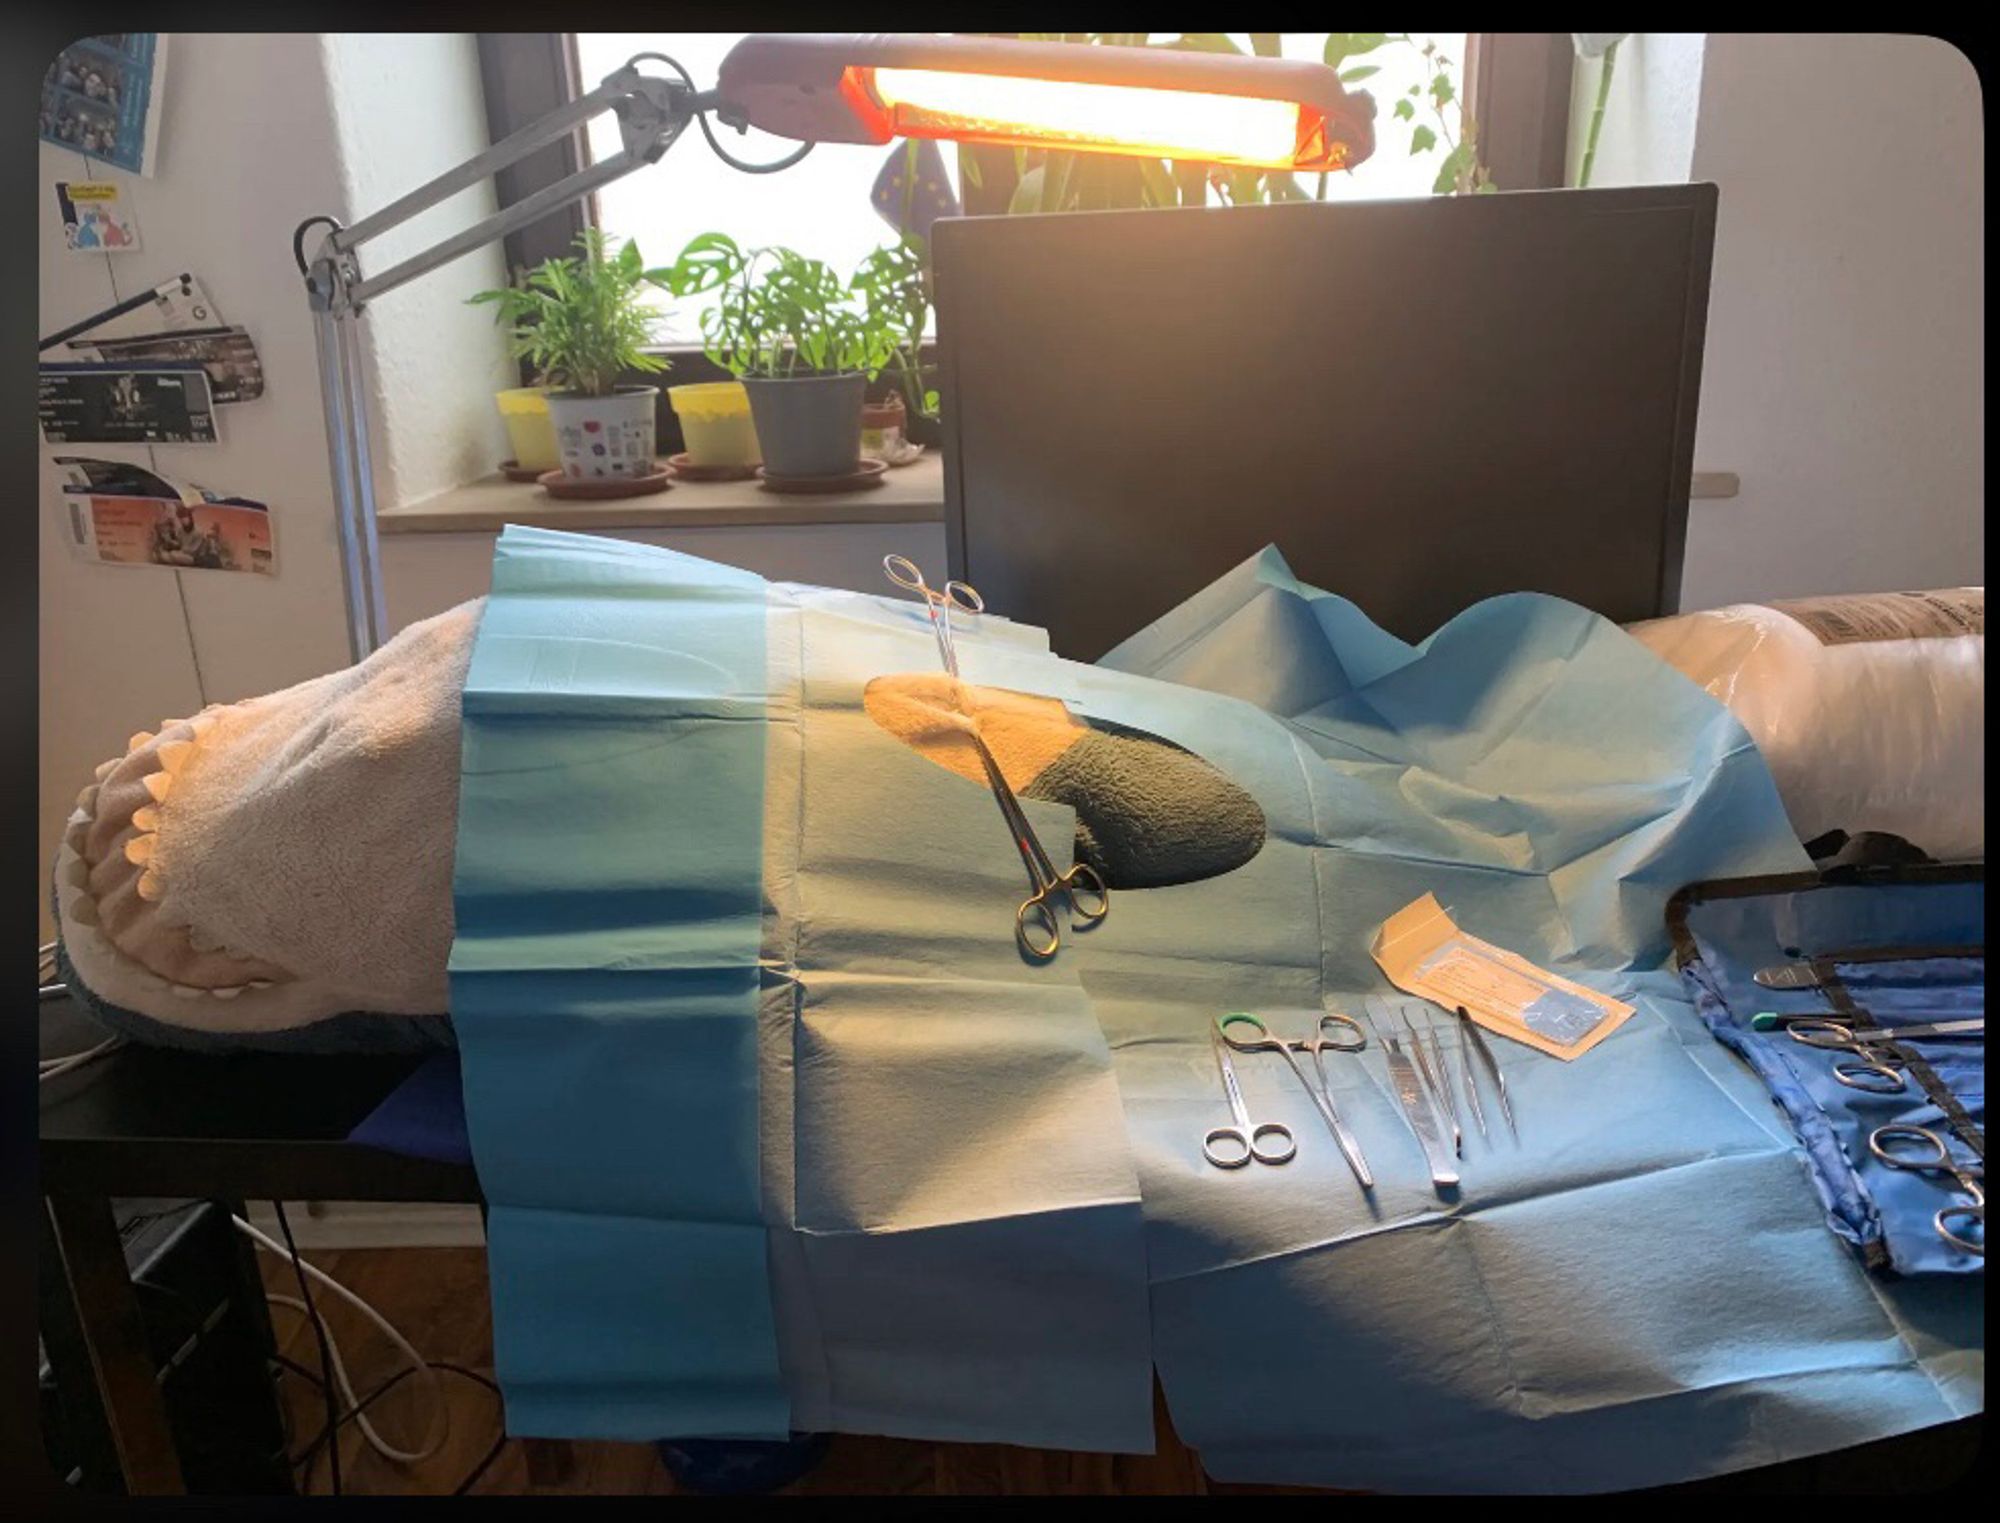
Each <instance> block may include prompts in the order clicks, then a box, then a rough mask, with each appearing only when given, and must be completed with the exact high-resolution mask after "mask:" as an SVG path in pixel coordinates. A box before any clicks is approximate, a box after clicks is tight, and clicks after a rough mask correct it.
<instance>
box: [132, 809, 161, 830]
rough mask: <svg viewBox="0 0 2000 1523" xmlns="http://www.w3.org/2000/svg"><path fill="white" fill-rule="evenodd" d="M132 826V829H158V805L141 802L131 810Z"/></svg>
mask: <svg viewBox="0 0 2000 1523" xmlns="http://www.w3.org/2000/svg"><path fill="white" fill-rule="evenodd" d="M132 828H133V829H134V830H158V829H159V828H160V810H159V806H158V805H155V804H141V805H140V806H139V807H138V808H137V809H134V810H133V811H132Z"/></svg>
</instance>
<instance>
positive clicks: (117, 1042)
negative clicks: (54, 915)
mask: <svg viewBox="0 0 2000 1523" xmlns="http://www.w3.org/2000/svg"><path fill="white" fill-rule="evenodd" d="M35 963H36V977H37V978H38V979H39V980H40V985H41V995H40V998H41V999H55V998H57V997H58V996H60V995H64V994H67V993H69V985H68V984H65V983H63V982H61V981H60V980H59V979H58V978H57V974H58V972H59V971H60V967H59V965H58V964H57V962H56V943H55V942H53V941H45V942H43V943H42V944H41V945H40V946H39V947H37V948H35ZM124 1045H125V1039H124V1038H123V1037H121V1036H110V1037H106V1038H105V1039H104V1040H103V1041H101V1042H99V1043H98V1044H97V1045H96V1046H95V1047H92V1048H90V1049H88V1050H87V1051H84V1052H71V1053H65V1054H64V1055H63V1056H62V1057H59V1058H40V1059H38V1060H37V1061H36V1063H35V1074H36V1082H37V1083H40V1084H46V1083H48V1082H49V1080H51V1079H59V1078H61V1077H62V1076H63V1075H64V1074H66V1073H74V1072H75V1071H76V1070H77V1069H79V1068H82V1067H83V1066H84V1065H85V1064H86V1063H94V1062H96V1061H97V1060H98V1059H99V1058H101V1057H103V1056H104V1055H105V1054H106V1053H109V1052H116V1051H117V1050H118V1049H119V1048H120V1047H123V1046H124Z"/></svg>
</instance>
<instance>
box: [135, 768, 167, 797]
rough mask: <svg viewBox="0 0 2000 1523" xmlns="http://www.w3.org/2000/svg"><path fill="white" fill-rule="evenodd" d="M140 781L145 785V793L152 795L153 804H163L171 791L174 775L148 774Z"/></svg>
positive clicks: (163, 773) (164, 773)
mask: <svg viewBox="0 0 2000 1523" xmlns="http://www.w3.org/2000/svg"><path fill="white" fill-rule="evenodd" d="M140 781H141V782H142V783H143V784H144V785H145V788H146V791H147V792H148V793H150V794H152V795H153V802H154V803H156V804H158V803H162V802H164V801H165V799H166V796H167V795H168V794H169V793H171V792H172V791H173V786H174V775H173V773H171V772H148V773H147V774H146V775H145V776H144V777H143V778H141V779H140Z"/></svg>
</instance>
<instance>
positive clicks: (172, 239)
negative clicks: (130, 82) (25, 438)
mask: <svg viewBox="0 0 2000 1523" xmlns="http://www.w3.org/2000/svg"><path fill="white" fill-rule="evenodd" d="M162 109H163V112H164V115H163V117H162V121H161V129H160V135H159V158H158V164H157V170H156V173H154V174H153V175H152V176H150V177H147V178H141V177H138V176H134V175H128V174H125V173H123V172H121V171H117V170H113V169H109V168H107V167H106V166H105V165H103V164H101V163H96V164H93V163H89V162H87V161H86V160H85V159H84V157H83V156H82V155H81V154H79V153H75V152H73V151H70V150H66V149H60V148H55V147H52V146H49V145H46V144H44V145H42V147H41V150H40V152H41V161H40V179H41V183H40V184H39V185H38V186H37V187H36V206H37V223H38V232H39V238H40V255H41V258H40V272H39V273H40V292H39V294H40V326H41V331H43V332H49V331H53V330H54V329H55V328H58V327H61V326H64V325H66V324H68V323H71V322H74V321H76V320H77V319H79V318H82V317H85V316H87V315H88V314H90V313H91V312H94V311H97V310H99V309H101V308H103V307H105V306H108V305H110V304H111V303H112V302H113V301H115V300H117V299H119V298H120V297H122V296H128V295H131V294H133V293H134V292H135V291H137V290H139V289H142V288H144V287H149V286H152V285H156V284H158V283H159V282H160V281H162V280H164V279H166V278H168V277H169V276H171V275H173V274H176V273H178V272H180V271H182V270H186V271H189V272H191V273H192V274H194V275H195V276H197V277H198V278H199V279H200V280H201V281H202V283H203V284H204V286H205V287H206V288H207V290H208V292H209V293H210V295H211V296H212V297H213V298H214V300H215V302H216V304H217V306H218V307H219V309H220V311H221V313H222V315H223V317H224V318H225V319H226V320H228V321H230V322H233V323H241V324H243V325H244V326H245V327H247V328H248V329H249V331H250V335H251V338H252V340H253V341H254V342H255V343H256V345H257V348H258V352H259V354H260V355H261V356H262V359H263V364H264V377H265V394H264V395H263V396H262V397H261V398H259V399H258V400H256V401H254V402H244V403H237V404H234V405H232V406H228V407H224V408H221V409H218V420H219V427H220V431H221V435H222V440H221V442H220V443H218V444H214V445H159V446H154V447H151V448H145V447H139V448H121V447H118V446H112V445H79V446H49V445H45V446H43V449H42V460H43V466H42V480H41V491H40V501H39V502H38V504H37V507H36V514H37V521H38V524H39V526H40V564H41V586H40V593H41V610H40V615H41V617H40V638H41V652H40V672H41V692H40V712H39V722H40V761H41V773H42V776H41V788H40V795H41V797H40V811H39V815H40V846H41V858H40V860H42V861H44V862H46V861H49V860H51V859H52V858H53V855H54V851H55V843H56V840H57V838H58V836H59V834H60V831H61V828H62V820H63V817H64V816H65V815H66V814H67V813H68V811H69V809H70V808H71V807H72V806H73V801H74V798H75V795H76V792H77V789H78V788H79V787H81V786H82V785H83V784H84V783H87V782H88V781H90V777H91V769H92V768H93V767H94V766H95V764H96V763H97V762H99V761H101V760H103V759H104V758H106V757H109V756H112V755H115V754H117V753H118V752H119V751H121V750H122V749H123V748H124V745H125V740H126V737H127V736H129V735H130V734H131V733H132V732H133V731H135V730H138V729H142V728H143V729H152V728H154V727H156V726H157V725H158V724H159V723H160V721H161V720H162V719H169V718H179V717H182V716H184V715H187V714H190V713H193V712H194V711H195V710H197V709H199V708H200V707H202V705H203V704H205V703H211V702H228V701H232V700H236V699H241V698H246V697H250V696H253V695H255V694H258V693H263V692H269V691H271V690H272V689H275V688H280V687H285V686H288V685H289V684H291V683H294V682H298V681H301V680H303V679H305V678H306V677H310V676H313V675H316V674H317V673H320V672H323V671H328V670H331V669H333V668H335V667H338V666H342V665H345V664H346V662H347V642H346V624H345V618H344V615H343V612H342V607H343V604H342V598H341V583H340V558H339V549H338V543H337V539H336V536H335V530H334V520H333V508H332V492H331V487H330V484H329V474H328V467H327V457H326V437H325V432H324V428H323V425H322V422H321V415H320V402H319V384H318V378H317V368H316V361H315V356H314V348H313V337H312V327H311V323H310V319H309V317H308V314H307V311H306V303H305V293H304V290H303V287H302V283H301V281H300V279H299V275H298V271H297V270H296V268H295V267H294V265H293V263H292V254H291V232H292V229H293V227H294V226H295V225H296V224H297V223H298V222H300V221H301V220H302V219H303V218H305V217H307V216H309V215H311V214H314V213H320V212H325V213H330V214H331V215H334V216H337V217H341V218H342V219H344V220H352V219H353V217H354V214H355V208H356V207H357V206H360V207H361V208H362V209H363V210H372V209H374V207H375V206H377V205H379V204H381V202H382V201H384V200H387V199H390V198H391V197H393V196H394V195H395V194H398V193H400V192H402V191H404V190H407V189H410V188H413V187H414V186H415V185H417V184H419V183H421V181H422V180H424V179H425V178H427V177H429V176H431V175H434V174H436V173H438V172H440V171H441V170H443V169H445V168H448V167H449V166H450V165H451V164H453V163H454V162H456V161H458V160H459V159H461V158H463V157H465V156H466V154H467V153H469V152H470V151H471V150H472V148H473V147H475V146H478V145H480V144H483V141H484V133H485V125H484V114H483V110H484V108H483V105H482V103H481V101H480V96H479V84H478V72H477V68H476V63H475V60H474V55H473V53H472V41H471V39H470V38H469V37H465V36H443V37H439V36H427V35H424V34H396V35H392V36H374V37H357V36H341V37H322V36H320V35H318V34H314V33H245V34H232V33H183V34H175V35H173V36H171V37H170V38H169V39H168V47H167V63H166V74H165V91H164V104H163V108H162ZM336 122H339V123H340V126H339V127H338V128H336V125H335V123H336ZM88 178H102V179H110V180H115V181H117V182H118V183H119V184H120V185H121V186H122V187H123V189H124V192H125V194H126V195H127V196H128V197H129V198H130V204H131V206H132V208H133V211H134V213H135V215H136V217H137V220H138V223H139V231H140V237H141V240H142V244H143V247H142V248H141V249H140V250H139V251H137V252H130V253H122V254H76V253H71V252H69V251H68V250H66V249H64V248H63V246H62V227H61V223H60V220H59V218H58V216H57V212H56V202H55V195H54V192H53V190H52V189H50V188H49V187H50V184H51V182H53V181H55V180H58V179H88ZM461 200H462V201H463V202H465V203H466V204H465V205H463V206H455V207H453V208H452V209H451V211H450V212H448V213H446V214H445V215H446V216H447V217H449V216H454V215H456V216H463V217H465V218H466V219H467V220H470V218H471V217H472V216H475V215H477V207H476V205H474V204H473V203H475V202H476V201H477V200H478V198H477V197H476V196H467V197H463V198H461ZM485 204H486V205H487V206H488V207H490V205H491V198H490V193H488V194H487V197H486V201H485ZM448 225H456V224H448ZM497 259H498V256H497V255H494V256H491V258H490V259H489V260H487V261H485V262H482V261H481V260H480V259H479V258H478V257H477V256H474V257H469V258H468V259H466V260H463V261H461V262H459V263H458V264H456V265H453V266H450V267H448V268H446V269H443V270H439V271H436V272H434V273H433V274H432V275H431V276H430V277H428V279H427V281H426V282H425V286H426V287H427V289H419V288H416V287H412V288H411V289H409V290H407V291H404V292H397V293H393V294H392V295H391V296H390V297H388V298H385V299H384V301H383V302H382V304H381V308H380V310H379V312H371V313H370V315H369V318H368V322H369V324H370V325H372V326H374V327H375V328H377V330H378V331H377V333H376V335H375V337H376V339H377V340H378V341H382V342H385V343H388V342H390V340H389V336H388V333H387V332H386V330H388V329H394V330H395V332H396V338H395V340H394V348H393V352H394V353H396V354H397V355H398V356H399V362H398V364H397V365H396V366H394V367H385V368H384V370H383V373H382V374H381V375H379V376H378V377H377V379H376V391H377V395H376V402H377V406H376V420H377V423H378V440H379V442H378V446H377V450H376V455H377V465H378V481H379V484H380V487H381V496H382V501H383V502H384V503H385V504H387V503H393V502H404V501H411V500H415V499H416V498H418V497H421V496H427V495H429V494H430V493H431V492H435V491H437V490H439V489H440V488H441V487H443V486H447V485H450V484H451V483H452V482H453V481H455V480H458V479H463V478H461V477H460V476H459V475H458V474H457V473H458V472H459V471H460V470H461V468H464V477H471V476H477V475H479V474H482V473H484V472H485V471H488V470H490V469H491V468H492V466H493V464H494V463H495V462H496V461H497V460H498V459H499V458H500V457H501V455H502V454H504V453H505V450H504V433H503V432H502V430H501V429H500V425H499V423H498V420H497V418H496V417H495V416H494V414H493V411H492V400H491V392H492V390H493V386H494V384H495V378H496V377H498V376H503V375H504V374H505V373H506V372H505V368H504V355H503V351H502V347H501V344H500V340H499V337H498V335H497V334H496V332H495V331H494V329H493V328H492V325H491V322H490V320H489V319H488V318H486V317H485V316H484V315H483V312H482V311H481V310H479V309H467V308H465V307H464V306H463V305H462V303H463V297H464V296H465V295H466V294H468V293H469V292H470V291H471V290H473V289H476V288H478V287H479V286H480V285H486V284H492V283H494V280H495V277H496V273H497V270H498V263H497ZM369 267H377V268H379V267H380V266H374V265H370V264H367V263H365V264H364V268H369ZM150 326H151V323H150V314H149V313H145V314H139V315H135V317H133V318H131V319H127V320H125V321H124V322H122V323H121V324H119V325H117V326H116V327H112V328H107V329H105V330H104V331H105V332H107V333H109V332H117V331H143V330H145V329H147V328H149V327H150ZM384 419H388V420H390V421H391V422H393V423H394V424H395V425H396V426H395V427H394V428H392V429H390V430H388V431H387V432H386V433H385V432H382V431H381V429H380V426H379V425H380V424H381V422H382V421H383V420H384ZM59 454H84V455H102V456H104V457H107V458H115V459H131V460H137V461H142V462H149V463H150V464H152V465H153V466H154V467H155V468H156V469H158V470H160V471H162V472H164V473H165V474H167V475H170V476H179V477H184V478H187V479H191V480H194V481H197V482H200V483H201V484H203V485H205V486H209V487H211V488H214V489H215V490H217V491H221V492H229V493H239V494H242V495H245V496H249V497H254V498H257V499H259V500H261V501H264V502H267V503H269V504H270V505H271V510H272V517H273V522H274V528H275V531H276V537H277V550H278V574H277V575H276V576H275V577H270V578H266V577H258V576H248V575H240V574H231V573H225V572H200V571H167V570H164V569H154V568H120V567H105V566H94V565H89V564H85V563H83V562H80V561H78V560H76V559H74V558H73V557H72V556H71V554H70V552H69V550H68V547H67V545H66V543H65V541H64V537H63V535H62V534H61V533H60V532H59V523H58V519H57V514H58V512H59V511H60V502H59V493H58V491H57V482H56V475H55V472H54V469H53V467H52V466H50V464H49V460H50V458H51V457H52V456H55V455H59ZM43 917H44V920H43V939H46V937H47V934H48V930H47V911H46V907H44V910H43Z"/></svg>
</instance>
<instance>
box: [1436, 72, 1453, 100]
mask: <svg viewBox="0 0 2000 1523" xmlns="http://www.w3.org/2000/svg"><path fill="white" fill-rule="evenodd" d="M1456 95H1457V92H1456V91H1455V90H1453V89H1452V87H1451V76H1450V75H1448V74H1434V75H1432V76H1431V98H1432V99H1433V100H1435V101H1436V102H1437V103H1438V104H1439V105H1440V106H1446V105H1449V104H1451V102H1452V100H1453V99H1454V98H1456Z"/></svg>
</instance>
